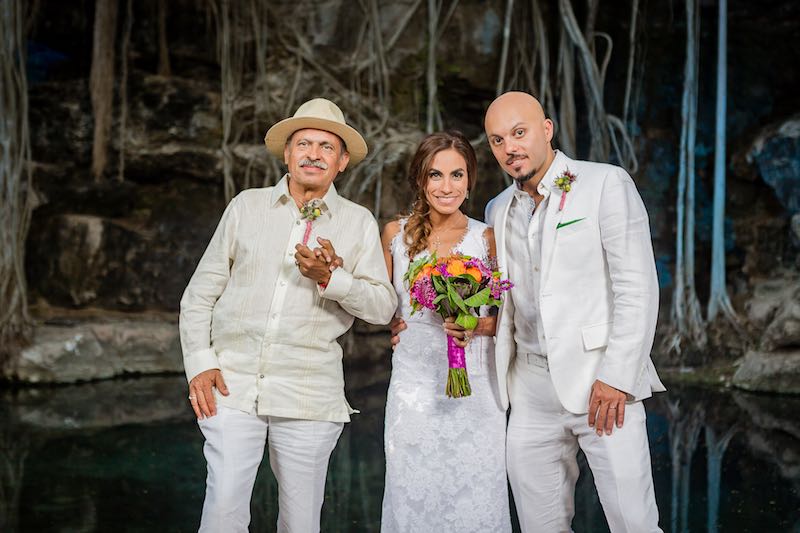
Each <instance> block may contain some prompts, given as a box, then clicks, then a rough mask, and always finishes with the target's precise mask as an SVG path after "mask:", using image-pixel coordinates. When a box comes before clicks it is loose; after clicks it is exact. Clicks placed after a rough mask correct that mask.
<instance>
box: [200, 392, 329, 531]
mask: <svg viewBox="0 0 800 533" xmlns="http://www.w3.org/2000/svg"><path fill="white" fill-rule="evenodd" d="M198 425H199V426H200V430H201V431H202V432H203V436H205V438H206V443H205V446H204V447H203V454H204V455H205V457H206V461H207V463H208V477H207V478H206V499H205V502H204V503H203V516H202V518H201V520H200V530H199V531H200V532H202V533H229V532H230V533H235V532H245V533H246V532H247V527H248V525H249V524H250V498H251V497H252V494H253V485H254V484H255V480H256V474H257V472H258V467H259V465H260V464H261V459H262V457H263V456H264V446H265V444H267V443H269V464H270V466H271V467H272V473H273V474H275V478H276V479H277V480H278V526H277V531H278V533H317V532H319V521H320V513H321V511H322V501H323V498H324V496H325V477H326V475H327V472H328V459H329V458H330V455H331V452H332V451H333V448H334V447H335V446H336V441H337V440H338V439H339V435H340V434H341V433H342V428H343V427H344V424H342V423H339V422H324V421H318V420H296V419H293V418H280V417H273V416H258V415H254V414H248V413H245V412H243V411H238V410H236V409H229V408H227V407H222V406H217V414H216V416H212V417H210V418H206V419H204V420H200V421H199V422H198Z"/></svg>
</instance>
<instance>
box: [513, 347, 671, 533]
mask: <svg viewBox="0 0 800 533" xmlns="http://www.w3.org/2000/svg"><path fill="white" fill-rule="evenodd" d="M508 387H509V400H510V403H511V414H510V417H509V422H508V434H507V448H506V450H507V452H506V453H507V466H508V477H509V481H510V483H511V489H512V492H513V494H514V501H515V503H516V507H517V515H518V516H519V522H520V527H521V528H522V531H523V533H534V532H558V533H561V532H564V531H571V524H572V518H573V516H574V514H575V482H576V481H577V479H578V472H579V469H578V462H577V453H578V447H579V446H580V448H581V449H582V450H583V452H584V454H586V459H587V461H588V463H589V467H590V468H591V469H592V475H593V476H594V482H595V486H596V487H597V493H598V495H599V496H600V503H601V504H602V505H603V511H604V512H605V515H606V520H608V525H609V528H610V529H611V531H612V533H617V532H631V533H645V532H655V531H661V530H660V529H659V527H658V508H657V507H656V500H655V493H654V491H653V475H652V471H651V467H650V448H649V445H648V441H647V428H646V427H645V412H644V406H643V405H642V402H633V403H629V404H627V405H626V406H625V422H624V424H623V426H622V428H618V427H616V425H615V426H614V430H613V432H612V433H611V435H605V434H604V435H603V436H602V437H598V436H597V433H596V432H595V429H594V428H592V427H589V423H588V415H585V414H582V415H576V414H573V413H570V412H569V411H566V410H565V409H564V408H563V406H562V405H561V402H560V401H559V400H558V396H557V395H556V391H555V389H554V388H553V383H552V380H551V379H550V373H549V372H548V371H547V368H546V363H545V362H544V359H542V358H538V357H536V356H529V357H528V358H526V357H524V356H523V357H521V356H518V357H516V358H515V360H514V362H513V363H512V365H511V368H510V369H509V379H508Z"/></svg>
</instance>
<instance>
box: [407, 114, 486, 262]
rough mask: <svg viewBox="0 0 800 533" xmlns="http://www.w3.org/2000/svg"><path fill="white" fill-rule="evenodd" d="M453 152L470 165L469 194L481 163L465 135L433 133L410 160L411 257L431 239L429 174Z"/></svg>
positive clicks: (449, 132) (458, 133)
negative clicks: (427, 194) (442, 154)
mask: <svg viewBox="0 0 800 533" xmlns="http://www.w3.org/2000/svg"><path fill="white" fill-rule="evenodd" d="M451 148H452V149H453V150H455V151H456V152H458V153H459V154H460V155H461V157H463V158H464V161H465V162H466V163H467V168H466V169H465V170H466V171H467V192H469V191H470V190H472V187H473V186H474V185H475V180H476V178H477V174H478V160H477V158H476V157H475V150H473V148H472V145H471V144H470V143H469V140H468V139H467V138H466V137H465V136H464V134H463V133H461V132H460V131H457V130H447V131H439V132H436V133H431V134H430V135H428V136H427V137H425V138H424V139H422V141H421V142H420V143H419V146H418V147H417V152H416V153H415V154H414V158H413V159H412V160H411V165H410V166H409V169H408V181H409V184H410V185H411V190H413V191H414V193H415V195H416V199H415V200H414V203H413V204H412V205H411V213H409V215H408V220H407V221H406V226H405V232H404V234H405V235H404V242H405V244H406V247H407V248H408V257H409V258H411V259H413V258H414V256H415V255H417V254H418V253H420V252H421V251H422V250H424V249H426V248H427V247H428V237H430V234H431V229H432V228H431V220H430V216H429V215H430V211H431V206H430V205H429V204H428V199H427V198H426V197H425V188H426V186H427V185H428V173H429V172H430V169H431V164H432V163H433V158H434V156H436V154H438V153H439V152H441V151H442V150H448V149H451Z"/></svg>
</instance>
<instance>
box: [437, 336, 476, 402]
mask: <svg viewBox="0 0 800 533" xmlns="http://www.w3.org/2000/svg"><path fill="white" fill-rule="evenodd" d="M447 363H448V370H447V385H445V389H444V392H445V394H447V397H448V398H463V397H464V396H469V395H470V394H472V389H471V388H470V386H469V378H468V376H467V360H466V358H465V352H464V348H462V347H461V346H459V345H458V344H456V341H455V339H454V338H453V337H450V336H449V335H448V336H447Z"/></svg>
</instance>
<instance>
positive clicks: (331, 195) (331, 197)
mask: <svg viewBox="0 0 800 533" xmlns="http://www.w3.org/2000/svg"><path fill="white" fill-rule="evenodd" d="M339 198H340V196H339V193H338V192H337V191H336V186H335V185H334V184H333V183H331V186H330V187H329V188H328V191H327V192H326V193H325V195H324V196H323V197H322V214H323V215H327V216H329V217H330V216H333V213H334V212H335V211H336V209H337V207H338V206H339ZM279 202H291V203H292V204H294V198H292V195H291V194H289V173H288V172H287V173H286V174H284V175H283V177H282V178H281V180H280V181H279V182H278V183H276V184H275V187H274V188H273V189H272V197H271V198H270V205H272V207H275V205H277V204H278V203H279Z"/></svg>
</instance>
